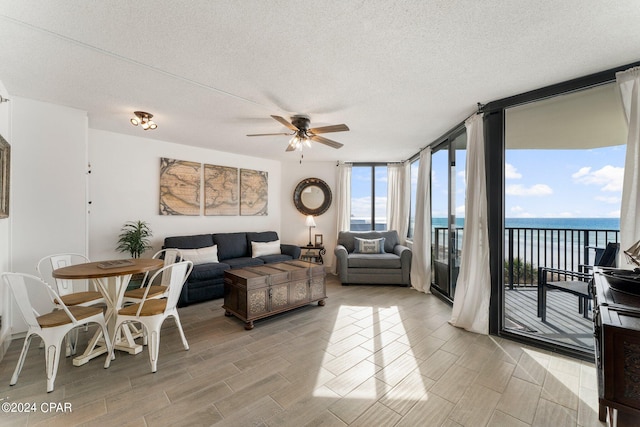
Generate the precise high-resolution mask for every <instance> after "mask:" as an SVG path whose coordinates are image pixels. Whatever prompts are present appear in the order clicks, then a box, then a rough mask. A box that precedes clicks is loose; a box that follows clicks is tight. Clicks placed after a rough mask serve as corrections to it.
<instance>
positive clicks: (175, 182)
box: [160, 157, 202, 215]
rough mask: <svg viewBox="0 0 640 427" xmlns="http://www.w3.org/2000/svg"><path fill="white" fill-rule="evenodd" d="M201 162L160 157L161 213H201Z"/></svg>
mask: <svg viewBox="0 0 640 427" xmlns="http://www.w3.org/2000/svg"><path fill="white" fill-rule="evenodd" d="M201 168H202V165H201V164H200V163H195V162H187V161H184V160H174V159H167V158H164V157H162V158H161V159H160V215H200V185H201V177H200V174H201Z"/></svg>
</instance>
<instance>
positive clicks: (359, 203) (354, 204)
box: [351, 196, 387, 221]
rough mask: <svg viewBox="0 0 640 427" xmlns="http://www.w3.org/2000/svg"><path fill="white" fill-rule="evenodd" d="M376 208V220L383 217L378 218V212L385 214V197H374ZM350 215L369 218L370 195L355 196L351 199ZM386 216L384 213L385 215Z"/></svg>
mask: <svg viewBox="0 0 640 427" xmlns="http://www.w3.org/2000/svg"><path fill="white" fill-rule="evenodd" d="M375 203H376V205H375V209H376V213H377V214H376V221H377V220H378V219H380V220H382V219H384V218H379V216H380V213H382V214H383V215H385V213H386V210H387V198H386V197H376V198H375ZM351 216H352V217H354V218H366V219H369V218H371V196H365V197H357V198H352V199H351ZM385 216H386V215H385Z"/></svg>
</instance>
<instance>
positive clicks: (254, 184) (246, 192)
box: [240, 169, 269, 215]
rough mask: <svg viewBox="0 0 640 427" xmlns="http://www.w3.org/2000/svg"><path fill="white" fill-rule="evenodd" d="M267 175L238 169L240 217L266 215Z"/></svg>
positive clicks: (267, 196)
mask: <svg viewBox="0 0 640 427" xmlns="http://www.w3.org/2000/svg"><path fill="white" fill-rule="evenodd" d="M268 202H269V173H268V172H264V171H256V170H252V169H240V215H267V214H268Z"/></svg>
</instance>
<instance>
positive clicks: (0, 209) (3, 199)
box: [0, 135, 11, 218]
mask: <svg viewBox="0 0 640 427" xmlns="http://www.w3.org/2000/svg"><path fill="white" fill-rule="evenodd" d="M10 167H11V146H10V145H9V143H8V142H7V140H6V139H4V138H3V137H2V135H0V218H7V217H8V216H9V178H10V177H11V174H10V173H9V171H10Z"/></svg>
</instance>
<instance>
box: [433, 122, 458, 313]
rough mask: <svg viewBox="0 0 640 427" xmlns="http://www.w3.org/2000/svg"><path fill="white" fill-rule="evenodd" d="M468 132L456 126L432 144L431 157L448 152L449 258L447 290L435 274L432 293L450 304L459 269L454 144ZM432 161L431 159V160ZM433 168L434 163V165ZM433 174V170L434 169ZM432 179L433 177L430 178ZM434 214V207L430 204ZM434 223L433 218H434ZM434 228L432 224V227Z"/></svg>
mask: <svg viewBox="0 0 640 427" xmlns="http://www.w3.org/2000/svg"><path fill="white" fill-rule="evenodd" d="M466 131H467V129H466V126H465V125H464V123H462V124H460V125H458V126H456V127H455V128H453V129H451V130H450V131H449V132H447V134H446V135H444V136H443V137H442V138H440V139H438V140H437V142H434V143H433V144H431V149H432V151H431V157H432V158H433V155H434V154H435V153H437V152H441V151H443V150H447V248H448V253H447V255H448V258H447V274H446V277H447V279H448V283H447V289H446V291H444V292H443V290H442V289H441V288H440V287H438V286H436V284H435V273H434V274H432V275H431V277H432V282H431V292H432V293H434V294H435V295H438V296H439V297H441V298H444V299H445V300H447V301H448V302H450V303H452V302H453V297H454V294H455V283H456V281H457V277H458V274H457V272H458V267H456V249H457V247H458V242H457V231H456V230H457V226H456V214H455V208H456V206H455V191H456V186H455V174H452V170H453V171H455V170H456V169H455V167H456V148H455V144H454V142H455V141H456V139H457V138H458V137H460V136H461V135H463V134H464V133H465V132H466ZM430 160H431V159H430ZM432 166H433V163H432ZM432 173H433V168H432ZM429 179H431V177H429ZM430 188H431V189H432V194H431V200H432V201H433V185H431V186H430ZM430 206H431V209H432V212H433V206H432V203H430ZM432 221H433V216H432ZM430 226H431V227H432V226H433V225H432V224H431V225H430ZM433 244H435V241H434V242H432V245H433ZM435 261H436V260H435V259H432V260H431V267H432V271H434V272H435Z"/></svg>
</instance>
